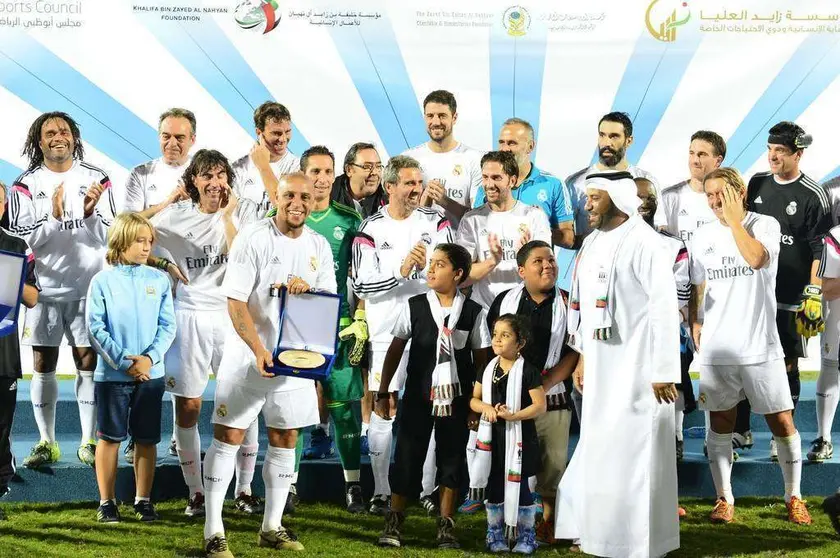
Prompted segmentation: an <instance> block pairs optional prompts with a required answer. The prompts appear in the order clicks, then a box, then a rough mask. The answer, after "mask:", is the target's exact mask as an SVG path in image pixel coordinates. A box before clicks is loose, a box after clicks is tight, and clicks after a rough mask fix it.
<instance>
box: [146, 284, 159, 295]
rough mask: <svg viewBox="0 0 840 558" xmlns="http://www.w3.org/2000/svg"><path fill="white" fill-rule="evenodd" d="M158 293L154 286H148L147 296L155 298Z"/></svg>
mask: <svg viewBox="0 0 840 558" xmlns="http://www.w3.org/2000/svg"><path fill="white" fill-rule="evenodd" d="M156 293H157V291H156V290H155V287H154V285H146V294H147V295H152V296H154V295H155V294H156Z"/></svg>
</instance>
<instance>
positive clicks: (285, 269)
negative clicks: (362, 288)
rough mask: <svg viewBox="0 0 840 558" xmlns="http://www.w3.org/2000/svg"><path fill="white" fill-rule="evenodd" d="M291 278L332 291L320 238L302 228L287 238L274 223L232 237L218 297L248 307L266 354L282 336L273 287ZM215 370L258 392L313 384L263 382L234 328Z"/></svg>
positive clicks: (328, 253) (326, 249) (329, 260)
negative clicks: (297, 278) (220, 296)
mask: <svg viewBox="0 0 840 558" xmlns="http://www.w3.org/2000/svg"><path fill="white" fill-rule="evenodd" d="M292 277H299V278H300V279H303V280H304V281H306V283H307V284H308V285H309V286H310V288H312V289H314V290H319V291H325V292H330V293H335V292H336V282H335V271H334V269H333V257H332V250H331V249H330V245H329V243H328V242H327V240H326V239H325V238H324V237H323V236H321V235H320V234H318V233H316V232H315V231H313V230H312V229H310V228H309V227H304V229H303V232H302V234H301V235H300V236H299V237H297V238H290V237H288V236H286V235H284V234H283V233H281V232H280V230H279V229H278V228H277V226H276V225H275V224H274V219H262V220H261V221H258V222H256V223H253V224H251V225H246V226H245V227H244V228H243V229H242V230H241V231H240V232H239V234H237V235H236V238H235V239H234V241H233V246H232V247H231V250H230V257H229V260H228V265H227V272H226V273H225V278H224V281H223V282H222V294H223V295H224V296H226V297H228V298H232V299H234V300H239V301H242V302H247V303H248V313H249V314H250V315H251V317H252V318H253V320H254V326H255V327H256V329H257V333H258V335H259V337H260V341H261V342H262V344H263V346H265V348H266V349H267V350H268V351H270V352H273V351H274V349H275V348H276V347H277V341H278V339H279V337H280V298H278V297H276V296H271V291H272V289H271V287H272V286H273V285H276V284H280V283H288V282H289V280H290V279H291V278H292ZM219 371H220V372H219V373H220V374H224V375H225V378H226V379H227V378H231V379H234V380H235V381H237V382H240V383H244V384H247V385H250V386H255V387H256V388H257V389H260V387H261V386H273V388H274V390H275V391H291V390H295V389H300V388H302V387H306V386H308V385H311V382H312V380H307V379H305V378H294V377H290V376H276V377H274V378H264V377H263V376H261V375H260V372H259V371H258V370H257V366H256V360H255V357H254V353H252V352H251V350H250V349H249V348H248V345H246V344H245V342H244V341H243V340H242V338H240V337H239V335H238V334H237V333H236V332H235V331H233V330H231V331H230V333H229V334H228V337H227V339H226V340H225V353H224V355H222V361H221V363H220V364H219Z"/></svg>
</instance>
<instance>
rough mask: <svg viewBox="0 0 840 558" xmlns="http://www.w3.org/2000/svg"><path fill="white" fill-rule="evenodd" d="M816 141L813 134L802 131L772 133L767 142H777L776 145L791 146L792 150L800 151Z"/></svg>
mask: <svg viewBox="0 0 840 558" xmlns="http://www.w3.org/2000/svg"><path fill="white" fill-rule="evenodd" d="M813 142H814V138H813V136H811V134H806V133H804V132H803V133H801V134H796V135H787V134H786V135H780V134H770V135H769V136H768V137H767V143H775V144H776V145H784V146H785V147H788V148H790V150H791V151H799V150H800V149H805V148H807V147H808V146H810V145H811V144H812V143H813Z"/></svg>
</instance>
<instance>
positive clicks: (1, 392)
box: [0, 182, 40, 518]
mask: <svg viewBox="0 0 840 558" xmlns="http://www.w3.org/2000/svg"><path fill="white" fill-rule="evenodd" d="M6 200H7V196H6V186H5V184H3V183H2V182H0V220H2V219H3V216H4V215H5V213H6ZM0 250H2V251H4V252H12V253H15V254H25V255H26V278H25V282H24V285H23V304H24V305H25V306H26V307H27V308H32V307H33V306H35V304H37V303H38V291H39V290H40V287H39V286H38V278H37V276H36V275H35V256H34V255H33V254H32V250H30V249H29V245H27V244H26V241H25V240H23V239H22V238H20V237H17V236H13V235H11V234H9V233H7V232H6V231H5V230H3V229H0ZM22 376H23V371H22V370H21V364H20V340H19V339H18V334H17V331H14V332H12V333H10V334H9V335H6V336H4V337H0V497H2V496H3V495H5V494H6V493H7V492H8V491H9V481H10V480H11V479H12V477H13V476H14V475H15V456H14V455H12V446H11V440H10V436H11V434H12V419H13V418H14V415H15V404H16V402H17V382H18V379H19V378H21V377H22ZM3 517H4V515H3V511H2V510H0V518H3Z"/></svg>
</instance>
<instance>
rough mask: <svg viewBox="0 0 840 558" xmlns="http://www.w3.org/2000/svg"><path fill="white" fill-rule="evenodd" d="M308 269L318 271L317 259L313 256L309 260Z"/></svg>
mask: <svg viewBox="0 0 840 558" xmlns="http://www.w3.org/2000/svg"><path fill="white" fill-rule="evenodd" d="M309 269H311V270H312V271H318V259H317V258H316V257H315V256H312V257H311V258H309Z"/></svg>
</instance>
